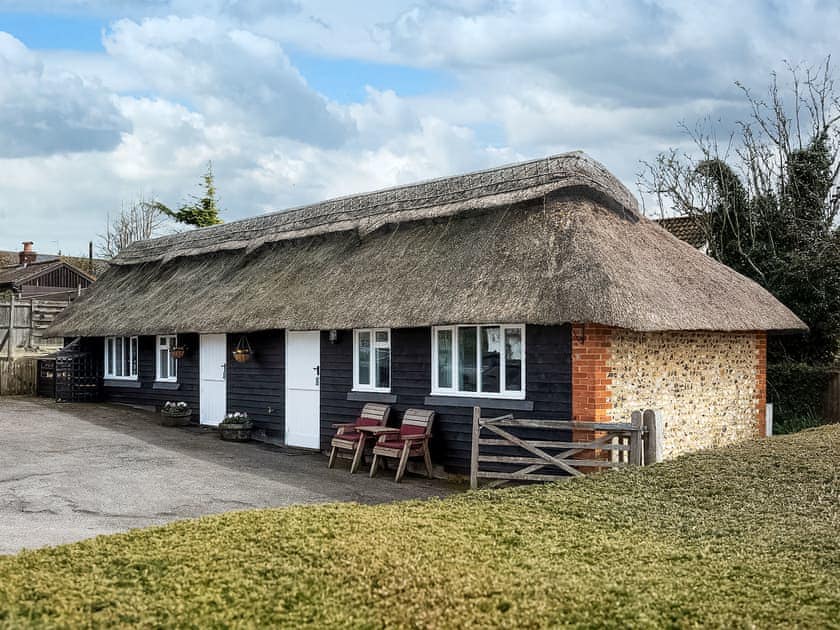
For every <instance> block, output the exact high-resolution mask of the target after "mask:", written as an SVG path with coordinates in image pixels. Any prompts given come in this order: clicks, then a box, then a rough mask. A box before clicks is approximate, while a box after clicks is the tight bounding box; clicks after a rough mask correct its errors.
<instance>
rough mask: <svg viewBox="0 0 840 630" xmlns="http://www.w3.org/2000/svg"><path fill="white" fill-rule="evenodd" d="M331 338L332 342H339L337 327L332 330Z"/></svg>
mask: <svg viewBox="0 0 840 630" xmlns="http://www.w3.org/2000/svg"><path fill="white" fill-rule="evenodd" d="M329 339H330V343H338V331H337V330H336V329H335V328H333V329H332V330H330V336H329Z"/></svg>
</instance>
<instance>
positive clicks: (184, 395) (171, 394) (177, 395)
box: [83, 334, 199, 422]
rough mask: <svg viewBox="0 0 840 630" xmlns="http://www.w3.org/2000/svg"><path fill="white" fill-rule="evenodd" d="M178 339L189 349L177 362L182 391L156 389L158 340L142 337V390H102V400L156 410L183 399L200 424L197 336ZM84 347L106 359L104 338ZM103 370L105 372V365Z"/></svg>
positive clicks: (140, 341) (190, 335)
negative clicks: (169, 401)
mask: <svg viewBox="0 0 840 630" xmlns="http://www.w3.org/2000/svg"><path fill="white" fill-rule="evenodd" d="M178 339H179V341H180V342H181V343H183V344H184V345H186V346H187V348H188V349H187V353H186V355H184V358H183V359H181V360H180V361H179V362H178V384H179V386H180V387H179V389H177V390H172V389H155V388H154V384H155V370H156V366H155V352H156V350H157V349H156V347H155V346H156V343H157V338H156V337H153V336H141V337H139V338H138V340H137V345H138V351H139V357H138V364H137V372H138V377H139V382H140V387H103V388H102V390H103V394H102V395H103V399H104V400H105V401H106V402H114V403H122V404H128V405H142V406H153V407H155V408H156V409H157V408H159V407H161V406H162V405H163V403H165V402H166V401H168V400H172V401H181V400H183V401H185V402H187V403H189V405H190V407H192V409H193V411H194V413H193V418H192V419H193V422H198V417H199V416H198V413H199V400H198V356H199V353H198V335H192V334H185V335H178ZM83 347H84V348H85V350H89V351H91V352H94V353H95V356H97V357H103V356H104V351H103V340H102V338H87V339H85V340H83ZM100 361H104V359H101V360H100ZM102 369H103V371H104V366H103V367H102Z"/></svg>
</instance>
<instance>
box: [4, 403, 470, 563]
mask: <svg viewBox="0 0 840 630" xmlns="http://www.w3.org/2000/svg"><path fill="white" fill-rule="evenodd" d="M155 420H156V416H155V415H154V414H152V413H149V412H146V411H141V410H137V409H132V408H128V407H122V406H117V405H93V404H81V403H62V404H57V403H54V402H51V401H46V400H44V399H34V398H17V397H3V398H0V554H9V553H15V552H17V551H19V550H21V549H24V548H27V549H32V548H35V547H42V546H45V545H55V544H60V543H66V542H72V541H75V540H80V539H83V538H89V537H91V536H96V535H98V534H109V533H114V532H121V531H125V530H127V529H131V528H134V527H145V526H149V525H158V524H162V523H166V522H168V521H173V520H176V519H182V518H191V517H197V516H202V515H205V514H214V513H218V512H225V511H228V510H244V509H249V508H259V507H276V506H284V505H291V504H296V503H324V502H334V501H358V502H360V503H380V502H386V501H395V500H400V499H410V498H426V497H431V496H442V495H444V494H448V493H450V492H453V491H455V490H456V488H457V487H456V486H452V485H448V484H445V483H443V482H439V481H429V480H426V479H421V478H418V477H407V478H406V479H405V480H404V481H403V483H402V484H395V483H394V482H393V478H392V477H390V475H386V474H385V473H384V472H382V473H380V476H379V477H377V478H375V479H370V478H368V476H367V474H360V473H356V474H355V475H352V476H351V475H350V474H349V472H348V471H347V465H346V463H344V462H340V463H339V464H337V466H336V468H335V469H333V470H329V469H327V460H326V458H325V457H323V456H322V455H320V454H315V453H312V452H309V451H301V450H296V449H291V448H281V447H274V446H269V445H263V444H258V443H254V442H251V443H246V444H239V443H230V442H222V441H221V440H220V439H219V438H218V436H217V434H216V432H215V431H212V430H209V429H206V428H199V427H187V428H168V427H161V426H159V425H157V424H156V423H155Z"/></svg>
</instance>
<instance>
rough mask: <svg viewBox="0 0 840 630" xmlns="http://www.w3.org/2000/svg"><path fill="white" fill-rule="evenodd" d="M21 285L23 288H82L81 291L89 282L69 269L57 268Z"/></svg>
mask: <svg viewBox="0 0 840 630" xmlns="http://www.w3.org/2000/svg"><path fill="white" fill-rule="evenodd" d="M22 284H23V286H33V287H50V288H59V289H62V288H64V289H77V288H78V287H82V288H83V289H86V288H87V287H89V286H90V284H91V282H90V280H88V279H87V278H85V277H84V276H83V275H81V274H80V273H78V272H77V271H74V270H73V269H71V268H69V267H59V268H58V269H55V270H53V271H49V272H47V273H45V274H42V275H40V276H36V277H34V278H32V279H30V280H27V281H26V282H24V283H22Z"/></svg>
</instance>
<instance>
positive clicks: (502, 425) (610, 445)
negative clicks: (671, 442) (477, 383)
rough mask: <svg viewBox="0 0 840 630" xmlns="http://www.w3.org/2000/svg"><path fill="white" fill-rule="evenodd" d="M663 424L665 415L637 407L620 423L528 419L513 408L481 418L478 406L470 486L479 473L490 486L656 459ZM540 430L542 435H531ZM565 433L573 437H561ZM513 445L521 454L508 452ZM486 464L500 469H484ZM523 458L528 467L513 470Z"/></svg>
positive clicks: (558, 477) (475, 485)
mask: <svg viewBox="0 0 840 630" xmlns="http://www.w3.org/2000/svg"><path fill="white" fill-rule="evenodd" d="M662 428H663V423H662V419H661V417H660V416H659V414H658V413H656V412H654V411H652V410H647V411H645V412H644V413H642V412H639V411H637V412H634V413H633V414H632V417H631V418H630V422H629V423H620V422H570V421H566V420H526V419H520V418H514V417H513V414H508V415H505V416H499V417H497V418H482V417H481V408H480V407H474V408H473V427H472V457H471V458H470V459H471V462H470V486H471V487H472V488H473V489H475V488H477V487H478V483H479V481H478V480H479V479H492V480H494V481H492V482H491V483H489V484H487V487H496V486H499V485H502V484H504V483H507V482H510V481H557V480H558V479H561V478H562V476H563V475H572V476H575V477H577V476H580V475H583V474H584V471H582V470H581V468H583V469H602V468H619V467H623V466H641V465H644V464H646V463H655V462H658V461H660V459H661V453H662ZM517 430H527V431H528V432H529V434H530V435H529V436H528V437H525V436H520V435H516V434H515V433H516V432H517ZM537 434H540V437H531V435H537ZM566 435H570V436H571V438H572V439H571V440H558V439H557V438H558V437H563V436H566ZM482 447H491V451H492V452H490V453H488V452H486V451H485V452H484V453H482ZM510 449H514V450H515V452H516V453H517V454H514V455H511V454H507V453H509V452H510ZM598 451H603V452H606V453H609V457H599V456H598V454H597V452H598ZM502 452H505V454H501V453H502ZM525 453H527V454H525ZM482 464H485V465H488V464H489V465H490V467H491V468H495V470H488V469H487V467H485V468H483V469H482ZM523 464H524V465H525V466H524V467H522V468H518V469H517V470H511V468H512V467H513V466H515V465H517V466H518V465H523ZM546 469H548V470H546Z"/></svg>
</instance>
